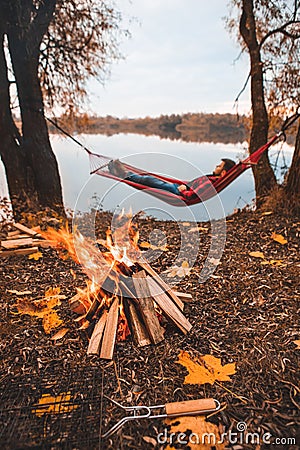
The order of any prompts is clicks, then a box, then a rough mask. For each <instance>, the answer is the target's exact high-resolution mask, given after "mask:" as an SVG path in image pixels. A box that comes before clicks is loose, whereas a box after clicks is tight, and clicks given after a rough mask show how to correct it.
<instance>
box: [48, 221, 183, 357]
mask: <svg viewBox="0 0 300 450" xmlns="http://www.w3.org/2000/svg"><path fill="white" fill-rule="evenodd" d="M123 222H124V221H123ZM43 236H44V237H45V238H46V239H47V240H48V242H50V243H51V245H52V246H54V247H56V248H57V249H58V250H59V251H61V252H63V255H65V252H66V251H67V253H68V255H70V256H71V257H72V258H73V259H74V260H75V261H76V262H77V263H79V264H81V266H82V269H83V271H84V272H85V273H86V275H87V276H88V277H89V282H88V283H87V287H86V289H78V292H77V294H76V295H75V296H74V297H72V298H71V299H70V308H71V310H72V311H73V312H75V313H77V314H78V317H77V318H76V319H75V320H76V322H78V324H79V326H80V329H81V330H86V331H87V334H88V336H89V345H88V350H87V352H88V354H89V355H99V356H100V358H103V359H108V360H110V359H112V357H113V352H114V347H115V343H116V341H117V340H125V339H126V338H127V337H128V336H129V335H132V337H133V340H134V341H135V343H136V345H138V346H140V347H142V346H146V345H150V344H157V343H159V342H161V341H163V339H164V333H165V328H164V324H165V322H166V321H170V322H172V323H173V324H174V325H175V326H176V327H177V328H178V329H179V330H180V331H181V332H183V333H184V334H186V333H187V332H188V331H189V330H190V329H191V327H192V325H191V324H190V322H189V321H188V320H187V318H186V317H185V316H184V314H183V312H182V311H183V306H184V303H183V301H182V300H181V299H180V297H181V296H183V297H185V296H186V295H185V294H181V293H178V292H175V291H174V290H173V289H172V288H171V287H170V286H169V285H168V284H166V282H165V281H164V280H163V279H162V278H161V277H160V276H159V275H158V273H157V272H156V271H155V270H154V269H153V268H152V267H151V266H150V264H149V263H148V262H147V260H146V259H145V258H144V257H143V254H142V252H141V251H140V249H139V247H138V239H139V233H138V231H137V230H135V229H134V226H133V224H132V220H131V219H128V218H126V220H125V223H123V224H122V225H121V224H120V225H119V226H118V227H116V228H115V230H114V231H113V232H111V230H108V231H107V235H106V240H102V239H99V240H97V241H96V243H95V242H93V241H92V240H90V239H88V238H86V237H84V236H83V235H82V234H81V233H80V232H79V231H78V230H76V229H75V230H73V233H70V232H69V231H68V229H65V230H59V231H56V230H53V229H48V230H47V231H46V232H43ZM95 244H97V245H95ZM99 247H100V248H99ZM101 248H102V249H104V251H103V250H101Z"/></svg>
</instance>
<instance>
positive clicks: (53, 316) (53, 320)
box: [43, 311, 63, 334]
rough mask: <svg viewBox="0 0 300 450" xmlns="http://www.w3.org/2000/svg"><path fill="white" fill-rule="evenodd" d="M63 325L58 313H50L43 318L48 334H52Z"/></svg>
mask: <svg viewBox="0 0 300 450" xmlns="http://www.w3.org/2000/svg"><path fill="white" fill-rule="evenodd" d="M62 323H63V321H62V320H60V318H59V317H58V315H57V312H56V311H50V312H49V313H47V314H45V315H44V316H43V328H44V330H45V333H46V334H50V333H51V331H52V330H53V329H55V328H58V327H60V326H61V324H62Z"/></svg>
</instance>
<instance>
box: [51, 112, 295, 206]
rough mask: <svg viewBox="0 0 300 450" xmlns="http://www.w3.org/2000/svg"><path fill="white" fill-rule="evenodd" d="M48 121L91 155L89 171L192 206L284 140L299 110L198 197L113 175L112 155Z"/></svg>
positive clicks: (141, 172)
mask: <svg viewBox="0 0 300 450" xmlns="http://www.w3.org/2000/svg"><path fill="white" fill-rule="evenodd" d="M44 117H45V119H46V120H48V121H49V122H50V123H51V124H52V125H53V126H55V127H56V128H57V129H58V130H59V131H61V132H62V133H64V134H65V135H66V136H68V137H69V138H71V139H72V140H73V141H74V142H76V144H78V145H79V146H80V147H82V148H83V149H84V150H85V151H86V152H87V153H88V155H89V162H90V174H97V175H101V176H104V177H106V178H111V179H114V180H116V181H120V182H122V183H125V184H127V185H129V186H131V187H133V188H135V189H139V190H145V191H146V192H147V193H148V194H150V195H154V196H155V197H157V198H160V199H161V200H163V201H165V202H166V203H169V204H171V205H173V206H190V205H194V204H197V203H201V202H204V201H206V200H209V199H210V198H212V197H214V196H215V195H216V194H218V193H219V192H221V191H222V190H223V189H225V188H226V187H227V186H228V185H229V184H230V183H232V182H233V181H234V180H235V179H236V178H237V177H239V176H240V175H241V174H242V173H243V172H244V171H245V170H247V169H249V168H250V167H251V166H252V165H256V164H258V162H259V160H260V158H261V156H262V155H263V153H264V152H266V151H267V150H268V149H269V148H270V147H271V145H273V144H274V143H275V142H276V141H277V140H278V139H279V138H280V137H282V136H283V137H284V139H285V131H286V130H287V129H288V128H289V127H290V126H291V125H292V124H293V123H294V122H295V121H296V120H297V119H298V118H299V117H300V113H299V112H298V110H297V112H296V113H295V114H293V115H292V116H291V117H289V118H287V119H286V121H285V122H284V123H283V126H282V128H281V131H280V132H279V133H277V134H275V135H274V136H273V137H272V138H271V139H270V140H269V141H268V142H267V143H266V144H264V145H263V146H261V147H260V148H259V149H257V150H256V151H255V152H254V153H252V154H251V155H249V156H248V157H247V158H245V159H244V160H242V161H240V162H238V163H237V164H235V166H233V167H232V168H231V169H230V170H228V171H227V172H226V174H225V175H223V176H221V177H219V178H217V180H215V181H214V182H209V183H207V184H206V186H205V188H204V189H203V190H202V191H201V194H197V193H195V196H193V197H190V198H188V199H187V198H185V197H184V195H177V194H173V193H171V192H168V191H164V190H163V189H158V188H152V187H149V186H146V185H144V184H139V183H135V182H133V181H131V180H130V179H127V178H119V177H117V176H116V175H113V174H112V173H110V171H109V169H108V164H109V163H110V161H112V158H111V157H109V156H105V155H100V154H98V153H93V152H92V151H91V150H90V149H88V148H87V147H85V146H84V145H83V144H82V143H81V142H80V141H78V140H77V139H75V138H74V137H73V136H72V135H71V134H69V133H68V132H67V131H65V130H64V129H63V128H61V127H60V126H59V125H58V124H57V123H56V122H55V121H53V120H52V119H49V118H48V117H46V116H44ZM122 164H123V166H124V168H125V169H126V170H127V171H130V172H133V173H134V174H138V175H151V176H153V177H155V178H158V179H160V180H162V181H166V182H169V183H175V184H178V185H180V184H188V183H189V181H186V180H178V179H175V178H171V177H166V176H163V175H160V174H156V173H152V172H148V171H146V170H143V169H139V168H137V167H134V166H131V165H129V164H126V163H122Z"/></svg>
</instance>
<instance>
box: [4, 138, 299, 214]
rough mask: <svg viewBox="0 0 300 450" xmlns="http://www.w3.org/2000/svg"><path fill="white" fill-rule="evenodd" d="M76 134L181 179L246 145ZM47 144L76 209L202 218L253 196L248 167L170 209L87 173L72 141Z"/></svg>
mask: <svg viewBox="0 0 300 450" xmlns="http://www.w3.org/2000/svg"><path fill="white" fill-rule="evenodd" d="M77 139H78V140H80V141H81V142H82V143H83V144H84V145H85V146H86V147H88V148H90V149H91V150H92V151H94V152H95V153H100V154H104V155H107V156H109V157H110V156H111V157H112V158H114V157H117V158H121V159H122V160H124V161H126V162H129V163H130V164H133V165H136V166H138V167H141V168H146V169H148V170H150V171H153V172H159V173H164V174H166V175H170V176H174V177H177V178H179V179H186V180H189V179H193V178H195V177H197V176H200V175H202V174H207V173H211V172H212V170H213V168H214V167H215V165H216V164H218V163H219V161H220V159H221V158H222V157H225V158H230V159H233V160H235V161H237V160H239V159H242V158H244V157H245V155H246V144H245V145H242V144H240V145H233V144H232V145H228V144H212V143H201V144H198V143H186V142H180V141H169V140H161V139H159V138H158V137H145V136H140V135H133V134H132V135H114V136H111V137H107V136H102V135H99V134H98V135H79V136H77ZM52 144H53V149H54V152H55V154H56V156H57V160H58V164H59V169H60V174H61V179H62V186H63V196H64V202H65V206H66V207H67V208H70V209H71V210H75V211H77V212H79V211H87V210H89V209H90V208H91V207H96V208H101V209H103V210H109V211H116V210H120V209H122V208H124V209H125V210H128V209H129V208H131V209H132V210H133V212H134V213H135V212H137V211H140V210H143V211H145V213H146V214H148V215H151V216H154V217H157V218H159V219H165V220H169V219H173V220H199V221H200V220H201V221H202V220H208V219H209V218H219V217H222V216H223V214H225V215H228V214H230V213H232V212H233V210H234V209H235V208H242V207H244V206H245V205H246V204H251V202H252V200H253V198H254V183H253V177H252V172H251V170H247V171H246V172H245V173H244V174H243V175H241V176H240V177H239V178H238V179H237V180H235V181H234V182H233V183H232V184H231V185H229V186H228V187H227V188H226V189H225V190H224V191H223V192H221V193H220V194H219V196H217V198H214V199H211V200H209V201H207V202H205V204H198V205H194V206H192V207H190V208H187V207H186V208H175V207H172V206H169V205H167V204H166V203H164V202H162V201H160V200H158V199H156V198H154V197H152V196H150V195H148V194H146V193H143V192H140V191H137V190H135V189H133V188H131V187H129V186H126V185H124V184H123V183H115V182H114V181H113V180H109V179H106V178H104V177H100V176H98V175H93V176H90V175H89V158H88V155H87V153H86V152H85V151H84V150H83V149H81V148H80V147H78V146H77V145H76V144H75V143H74V142H73V141H71V140H69V139H65V138H62V137H60V136H56V135H55V136H52ZM281 146H282V144H278V145H277V146H273V148H272V151H271V152H270V156H271V161H273V162H275V160H276V158H277V154H278V150H279V149H280V148H281ZM291 152H292V149H291V148H289V147H288V146H284V152H281V154H280V158H279V160H278V166H279V168H280V167H281V166H283V164H284V162H283V160H282V153H283V154H284V157H285V158H286V160H287V161H290V159H291ZM0 195H1V196H3V195H7V186H6V182H5V177H4V171H3V166H1V167H0Z"/></svg>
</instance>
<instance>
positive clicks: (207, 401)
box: [165, 398, 217, 416]
mask: <svg viewBox="0 0 300 450" xmlns="http://www.w3.org/2000/svg"><path fill="white" fill-rule="evenodd" d="M216 407H217V405H216V403H215V401H214V399H213V398H202V399H198V400H187V401H184V402H174V403H167V404H166V406H165V408H166V413H167V416H173V415H176V416H180V415H184V414H191V413H195V415H196V413H198V414H201V413H202V412H203V411H207V410H215V409H216Z"/></svg>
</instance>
